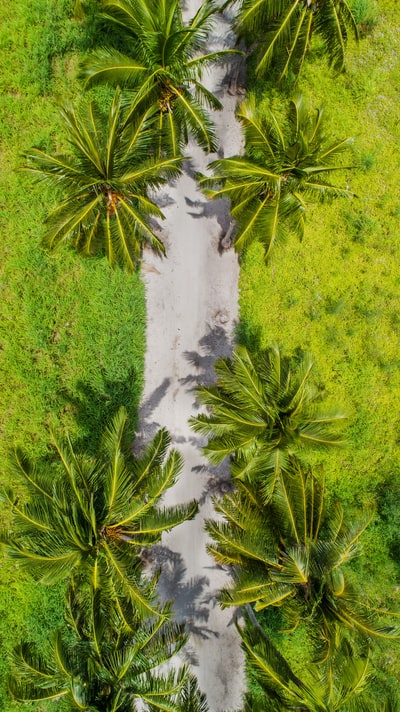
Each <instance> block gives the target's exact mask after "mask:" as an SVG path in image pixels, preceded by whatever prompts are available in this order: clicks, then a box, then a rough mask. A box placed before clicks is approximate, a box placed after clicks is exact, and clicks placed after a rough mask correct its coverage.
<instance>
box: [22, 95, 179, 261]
mask: <svg viewBox="0 0 400 712" xmlns="http://www.w3.org/2000/svg"><path fill="white" fill-rule="evenodd" d="M121 112H122V110H121V97H120V93H119V92H118V91H117V92H116V94H115V97H114V100H113V102H112V105H111V108H110V111H109V114H108V117H105V116H104V115H103V114H102V113H101V112H99V111H97V110H96V107H95V105H94V104H93V103H91V104H90V105H89V106H88V107H86V109H85V110H82V111H81V113H79V114H78V113H76V112H75V110H74V109H73V108H72V107H66V108H64V109H63V110H62V111H61V116H62V119H63V122H64V125H65V129H66V134H67V138H68V141H69V143H70V146H71V149H72V152H71V153H70V154H69V155H65V156H64V155H53V156H52V155H49V154H47V153H44V152H43V151H41V150H38V149H35V148H33V149H31V150H30V151H29V152H27V153H25V154H24V156H25V158H26V160H27V165H26V170H29V171H30V172H33V173H35V174H37V175H38V177H39V178H40V179H41V180H46V181H48V182H50V183H51V184H52V185H55V186H56V187H57V188H58V189H60V190H61V191H62V192H63V194H64V197H63V199H62V200H61V202H60V203H59V205H58V206H57V207H56V209H55V210H53V211H52V212H51V213H50V215H49V216H48V219H47V222H48V232H47V235H46V237H45V239H44V245H45V246H46V247H48V248H50V249H54V248H56V247H58V246H59V245H60V244H62V243H65V242H69V243H72V245H73V246H74V247H75V248H76V249H77V250H78V251H79V252H81V253H82V254H84V255H93V254H95V253H97V252H98V251H104V252H105V254H106V255H107V258H108V260H109V262H110V264H111V266H114V265H115V264H116V263H119V264H121V265H123V266H124V267H125V268H126V269H127V270H129V271H132V270H133V269H134V268H135V266H136V264H137V262H138V260H139V258H140V255H141V250H142V248H143V246H144V245H149V246H150V247H151V248H152V249H153V250H154V251H155V252H158V253H161V254H164V252H165V250H164V246H163V243H162V242H161V240H160V239H159V238H158V237H157V236H156V235H155V234H154V232H153V230H152V229H151V225H150V222H149V219H150V217H151V216H152V215H156V216H158V217H162V213H161V212H160V210H159V208H158V207H157V205H155V203H154V202H152V201H151V200H150V199H149V198H148V191H149V190H150V189H153V188H157V187H158V186H159V185H161V184H162V183H164V182H165V181H166V180H168V179H169V178H173V177H174V176H177V175H178V174H179V166H180V160H179V159H178V158H170V159H167V158H163V159H157V158H154V157H152V153H153V150H152V147H153V144H154V126H153V125H152V123H151V122H149V120H148V118H146V117H142V118H141V119H140V120H139V121H137V122H136V124H135V125H131V126H130V127H129V129H125V130H123V122H122V118H121Z"/></svg>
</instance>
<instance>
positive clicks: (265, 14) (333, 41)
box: [236, 0, 358, 78]
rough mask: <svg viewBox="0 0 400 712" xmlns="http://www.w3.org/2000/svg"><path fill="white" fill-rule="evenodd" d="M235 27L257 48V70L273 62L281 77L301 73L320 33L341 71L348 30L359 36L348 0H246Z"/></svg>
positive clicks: (332, 62) (329, 56) (331, 60)
mask: <svg viewBox="0 0 400 712" xmlns="http://www.w3.org/2000/svg"><path fill="white" fill-rule="evenodd" d="M236 31H237V33H238V34H239V36H242V37H245V38H246V39H247V40H248V41H249V43H250V45H251V46H253V47H254V48H255V52H256V56H257V59H258V63H257V67H256V74H257V75H265V74H266V72H267V71H268V69H269V68H270V66H271V64H275V65H277V66H278V67H279V71H280V78H283V77H286V76H287V75H288V73H289V70H291V71H292V72H294V73H295V74H298V73H299V72H300V70H301V67H302V65H303V62H304V59H305V57H306V54H307V52H308V51H309V49H310V44H311V39H312V37H313V36H314V35H317V36H318V37H319V38H320V40H321V41H322V45H323V51H324V54H325V55H326V57H327V59H328V62H329V64H330V66H331V67H332V68H333V69H334V70H335V71H336V72H340V71H342V69H343V67H344V60H345V48H346V40H347V37H348V34H349V33H351V34H353V36H354V37H355V39H356V40H357V39H358V29H357V23H356V20H355V18H354V15H353V12H352V9H351V6H350V5H349V3H348V2H347V1H346V0H315V2H311V1H310V0H257V2H255V0H243V2H242V4H241V9H240V11H239V15H238V19H237V23H236Z"/></svg>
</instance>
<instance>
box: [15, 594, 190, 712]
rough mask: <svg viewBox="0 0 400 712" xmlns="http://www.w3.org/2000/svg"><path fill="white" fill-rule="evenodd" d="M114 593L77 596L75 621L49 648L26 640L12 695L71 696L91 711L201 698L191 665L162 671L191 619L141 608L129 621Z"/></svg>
mask: <svg viewBox="0 0 400 712" xmlns="http://www.w3.org/2000/svg"><path fill="white" fill-rule="evenodd" d="M108 593H109V592H108V591H107V589H106V590H104V589H103V590H101V591H97V592H96V593H95V594H94V595H93V596H91V595H89V596H83V597H82V596H77V595H76V594H72V595H71V596H70V598H69V601H68V604H69V605H68V613H67V616H66V622H67V624H68V627H65V626H64V628H59V629H58V631H57V633H56V634H55V636H54V637H53V641H52V646H51V649H50V651H49V653H47V655H46V654H45V655H44V654H43V651H39V650H38V649H37V648H36V647H35V646H33V645H31V644H29V643H26V642H24V643H22V644H20V645H19V647H18V648H17V649H16V650H15V652H14V656H13V675H11V676H10V677H9V681H8V685H9V689H10V692H11V694H12V696H13V697H14V698H16V699H18V700H43V699H50V700H55V699H59V698H63V697H64V698H65V699H66V700H68V701H69V703H70V705H72V708H73V709H80V710H82V709H84V710H90V711H91V712H94V711H95V710H99V712H116V710H120V712H133V711H138V710H139V709H140V710H143V711H146V712H155V710H164V712H187V709H188V708H189V709H190V708H191V705H190V703H191V702H193V704H194V705H195V703H196V701H198V700H200V699H201V695H200V692H199V690H198V688H197V685H196V683H195V681H194V678H193V677H192V676H190V675H189V671H188V669H187V668H186V667H181V668H180V669H179V670H177V671H176V670H175V669H171V670H170V671H168V672H165V673H164V674H163V673H162V671H161V667H162V666H163V665H165V664H167V663H168V662H169V661H170V660H171V658H172V657H173V656H174V655H176V653H177V652H179V650H180V649H181V648H182V646H183V644H184V643H185V641H186V635H185V633H184V626H183V625H177V624H175V623H172V622H169V621H165V620H163V619H161V622H160V619H154V618H152V619H147V620H146V621H143V620H142V619H141V618H140V617H139V616H133V617H131V618H130V624H129V627H127V626H126V619H127V616H126V612H125V611H122V609H121V612H120V614H119V612H117V611H115V610H114V609H113V608H112V606H110V599H109V596H108ZM188 697H189V699H188ZM182 703H184V704H186V703H189V704H188V708H187V707H184V706H183V705H182ZM194 709H195V707H194Z"/></svg>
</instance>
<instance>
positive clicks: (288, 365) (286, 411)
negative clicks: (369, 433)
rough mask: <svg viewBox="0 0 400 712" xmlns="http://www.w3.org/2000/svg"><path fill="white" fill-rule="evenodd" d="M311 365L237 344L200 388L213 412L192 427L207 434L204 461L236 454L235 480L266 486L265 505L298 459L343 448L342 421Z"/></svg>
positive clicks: (203, 400) (200, 397) (199, 394)
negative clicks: (315, 450)
mask: <svg viewBox="0 0 400 712" xmlns="http://www.w3.org/2000/svg"><path fill="white" fill-rule="evenodd" d="M312 367H313V361H312V358H311V356H310V355H309V354H305V355H303V356H302V357H301V358H299V359H295V358H292V359H291V358H288V357H287V356H284V355H283V354H281V351H280V349H279V348H278V346H276V345H275V346H272V347H271V348H269V349H268V350H267V351H265V352H262V353H259V354H251V353H250V352H249V351H248V350H247V349H246V347H244V346H237V347H236V349H235V352H234V354H233V357H232V358H219V359H218V360H217V361H216V362H215V365H214V369H215V372H216V374H217V382H216V384H215V385H212V386H200V387H198V388H197V389H196V394H197V397H198V400H199V401H200V403H202V404H203V405H205V406H207V408H208V409H209V410H210V413H209V414H203V413H202V414H199V415H198V416H197V417H195V418H192V419H191V421H190V422H191V425H192V427H193V429H194V430H195V431H196V432H199V433H201V434H202V435H207V436H209V440H208V443H207V445H206V446H205V447H204V449H203V451H204V453H205V455H206V456H207V457H208V458H209V459H210V460H211V462H213V463H215V464H218V463H219V462H221V461H222V460H223V459H224V458H225V457H226V456H227V455H229V456H231V458H232V474H233V476H234V477H235V478H238V479H240V480H250V481H251V482H253V481H259V482H261V484H262V492H263V496H264V499H265V500H268V499H270V498H271V496H272V494H273V491H274V487H275V484H276V481H277V478H278V477H279V474H280V472H281V471H282V470H285V469H287V468H288V467H290V463H291V461H292V459H293V457H294V456H296V457H299V456H300V455H301V453H302V452H303V451H304V450H306V449H309V448H329V447H332V446H335V445H336V446H337V445H339V444H340V443H341V442H342V440H341V438H340V435H339V426H340V425H341V423H342V421H343V419H344V417H345V416H344V415H343V414H341V413H338V412H337V411H329V410H326V408H324V406H323V400H324V395H325V394H324V391H323V390H322V389H321V388H319V387H317V386H316V385H315V384H313V382H312V380H311V372H312Z"/></svg>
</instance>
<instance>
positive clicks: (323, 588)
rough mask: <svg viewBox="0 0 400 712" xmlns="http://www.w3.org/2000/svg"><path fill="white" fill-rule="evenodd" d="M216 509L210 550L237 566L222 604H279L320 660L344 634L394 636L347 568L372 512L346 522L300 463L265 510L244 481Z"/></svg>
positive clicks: (211, 523)
mask: <svg viewBox="0 0 400 712" xmlns="http://www.w3.org/2000/svg"><path fill="white" fill-rule="evenodd" d="M215 507H216V511H217V512H219V513H220V514H221V515H222V517H223V521H222V522H215V521H208V522H207V527H206V528H207V531H208V533H209V534H210V536H211V538H212V539H213V540H214V542H215V543H213V544H210V545H209V546H208V550H209V553H210V554H212V555H213V556H214V558H215V559H216V561H217V562H218V563H219V564H223V565H226V564H228V565H231V566H234V567H235V582H234V584H233V586H232V588H226V589H223V590H222V591H221V594H220V601H221V604H222V606H224V607H226V606H243V605H245V604H248V603H254V604H255V610H256V611H260V610H263V609H265V608H268V607H270V606H272V607H281V608H282V613H283V615H284V617H285V619H286V621H287V624H288V625H289V627H290V628H291V629H294V628H296V627H297V626H298V625H299V624H300V623H303V624H305V625H306V626H307V628H308V632H309V633H310V634H311V636H312V639H313V640H314V642H315V645H316V654H317V655H318V656H319V657H321V658H324V657H326V654H327V651H331V650H332V649H335V648H336V647H337V641H338V638H339V635H340V633H341V631H342V630H343V629H350V630H351V631H353V632H357V633H359V634H361V636H363V637H366V638H370V637H376V636H377V637H382V638H386V637H393V635H397V632H396V629H395V628H394V627H393V626H390V625H389V626H387V625H380V623H379V622H377V620H379V618H380V616H379V615H377V611H376V610H375V609H373V608H371V607H370V606H369V604H368V602H367V601H366V600H364V599H363V597H361V596H360V595H359V594H358V593H357V592H356V591H355V589H354V588H353V585H352V583H351V577H349V576H346V574H345V571H344V565H345V564H347V563H348V562H349V561H351V560H352V559H353V558H354V557H356V556H357V555H358V554H359V553H360V546H359V540H360V537H361V535H362V533H363V532H364V530H365V529H366V527H367V526H368V523H369V521H370V520H371V514H370V513H367V514H366V516H364V517H363V518H362V520H361V519H360V520H359V521H357V520H354V519H352V520H351V521H350V522H348V521H345V517H344V513H343V509H342V507H341V505H340V503H337V504H335V506H334V507H332V508H331V509H328V507H327V506H326V504H325V497H324V489H323V486H320V485H319V483H318V481H317V480H316V478H315V477H314V475H313V474H312V473H311V472H308V473H304V472H303V471H302V469H301V468H300V466H299V465H298V464H297V465H294V466H293V468H292V471H290V472H286V473H285V474H284V475H283V476H282V477H281V478H280V480H279V482H278V483H277V485H276V488H275V493H274V497H273V499H272V501H271V502H270V503H269V504H268V505H264V504H262V497H261V496H260V492H259V490H258V489H257V488H256V487H253V486H251V487H250V486H247V485H242V484H241V483H239V488H238V490H237V491H236V492H234V493H233V494H231V495H226V496H225V497H224V498H223V499H222V500H220V501H216V502H215ZM384 614H386V615H387V612H382V615H384Z"/></svg>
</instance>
